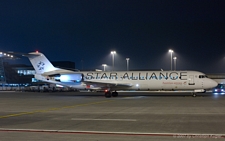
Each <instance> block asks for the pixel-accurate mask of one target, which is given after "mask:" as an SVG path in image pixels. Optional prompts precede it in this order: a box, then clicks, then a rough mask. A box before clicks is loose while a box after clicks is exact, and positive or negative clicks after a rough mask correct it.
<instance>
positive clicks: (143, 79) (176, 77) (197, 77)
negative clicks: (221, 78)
mask: <svg viewBox="0 0 225 141" xmlns="http://www.w3.org/2000/svg"><path fill="white" fill-rule="evenodd" d="M82 73H83V74H84V76H85V77H84V80H85V81H87V82H88V81H90V82H97V83H99V84H101V83H102V84H105V83H111V84H115V85H111V88H112V89H116V90H118V89H119V90H123V89H126V90H197V89H211V88H213V87H215V86H216V85H217V83H216V82H215V81H213V80H211V79H209V78H207V77H206V76H205V74H203V73H201V72H198V71H119V72H82ZM117 85H118V86H117ZM119 85H120V86H119Z"/></svg>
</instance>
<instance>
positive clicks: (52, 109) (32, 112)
mask: <svg viewBox="0 0 225 141" xmlns="http://www.w3.org/2000/svg"><path fill="white" fill-rule="evenodd" d="M112 101H114V100H106V101H99V102H93V103H85V104H78V105H72V106H64V107H59V108H49V109H45V110H35V111H31V112H22V113H17V114H10V115H5V116H0V119H2V118H9V117H16V116H22V115H29V114H35V113H45V112H49V111H56V110H62V109H69V108H76V107H82V106H89V105H96V104H102V103H106V102H112Z"/></svg>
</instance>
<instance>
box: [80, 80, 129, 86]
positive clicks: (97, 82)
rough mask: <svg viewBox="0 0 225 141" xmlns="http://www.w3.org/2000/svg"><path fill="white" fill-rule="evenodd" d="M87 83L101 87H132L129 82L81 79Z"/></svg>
mask: <svg viewBox="0 0 225 141" xmlns="http://www.w3.org/2000/svg"><path fill="white" fill-rule="evenodd" d="M83 82H84V83H85V84H87V85H98V86H101V87H132V86H133V84H131V83H118V82H105V81H103V82H101V81H83Z"/></svg>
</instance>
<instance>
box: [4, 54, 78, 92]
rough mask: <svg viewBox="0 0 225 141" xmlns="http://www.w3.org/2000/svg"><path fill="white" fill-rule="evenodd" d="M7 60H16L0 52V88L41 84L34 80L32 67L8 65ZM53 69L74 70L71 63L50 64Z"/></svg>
mask: <svg viewBox="0 0 225 141" xmlns="http://www.w3.org/2000/svg"><path fill="white" fill-rule="evenodd" d="M8 59H18V58H16V57H14V56H13V55H10V54H7V53H3V52H0V88H1V87H21V86H27V85H37V84H38V83H41V82H40V81H38V80H36V79H35V78H34V74H35V70H34V68H33V66H32V65H26V64H10V63H9V62H7V60H8ZM51 63H52V64H53V65H54V66H55V67H59V68H64V69H70V70H75V63H74V62H71V61H54V62H51Z"/></svg>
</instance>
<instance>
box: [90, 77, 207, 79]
mask: <svg viewBox="0 0 225 141" xmlns="http://www.w3.org/2000/svg"><path fill="white" fill-rule="evenodd" d="M200 77H201V78H205V76H199V78H200ZM86 78H87V79H118V77H106V76H105V77H97V78H96V77H86ZM120 78H122V79H128V77H120ZM138 78H139V77H138V76H136V77H129V79H138ZM145 78H146V77H144V76H142V77H140V79H145ZM168 78H171V79H178V76H175V77H174V76H171V77H156V76H152V77H148V78H147V79H168Z"/></svg>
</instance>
